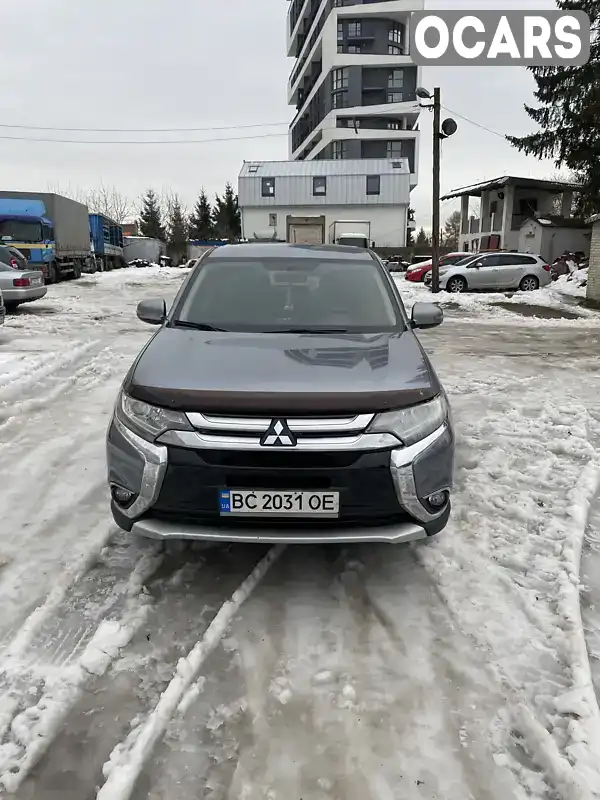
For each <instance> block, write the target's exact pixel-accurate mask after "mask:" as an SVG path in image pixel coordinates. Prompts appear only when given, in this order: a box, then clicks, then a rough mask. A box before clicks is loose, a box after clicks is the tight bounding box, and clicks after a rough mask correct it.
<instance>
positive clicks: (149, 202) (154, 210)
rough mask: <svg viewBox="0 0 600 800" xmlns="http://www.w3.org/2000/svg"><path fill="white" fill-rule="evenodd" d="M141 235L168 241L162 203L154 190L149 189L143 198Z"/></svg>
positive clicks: (140, 222) (140, 224)
mask: <svg viewBox="0 0 600 800" xmlns="http://www.w3.org/2000/svg"><path fill="white" fill-rule="evenodd" d="M139 228H140V235H141V236H149V237H150V238H151V239H160V240H161V241H162V242H164V241H166V238H167V234H166V231H165V226H164V225H163V218H162V212H161V210H160V201H159V199H158V195H157V194H156V192H155V191H154V189H148V190H147V191H146V194H145V195H144V196H143V197H142V210H141V212H140V221H139Z"/></svg>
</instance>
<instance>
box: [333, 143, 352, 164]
mask: <svg viewBox="0 0 600 800" xmlns="http://www.w3.org/2000/svg"><path fill="white" fill-rule="evenodd" d="M331 157H332V158H334V159H336V160H337V159H341V158H348V142H345V141H343V140H342V141H337V142H333V146H332V148H331Z"/></svg>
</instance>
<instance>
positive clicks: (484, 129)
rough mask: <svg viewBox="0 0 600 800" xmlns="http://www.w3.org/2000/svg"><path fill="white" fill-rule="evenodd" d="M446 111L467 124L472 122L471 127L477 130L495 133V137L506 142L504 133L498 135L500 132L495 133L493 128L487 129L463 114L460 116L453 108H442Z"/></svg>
mask: <svg viewBox="0 0 600 800" xmlns="http://www.w3.org/2000/svg"><path fill="white" fill-rule="evenodd" d="M442 108H443V109H444V111H447V112H448V113H449V114H454V116H455V117H459V118H460V119H463V120H464V121H465V122H470V123H471V125H475V127H477V128H481V130H482V131H487V132H488V133H493V134H494V136H499V137H500V138H501V139H504V141H506V136H505V135H504V134H503V133H498V131H494V130H492V129H491V128H487V127H486V126H485V125H482V124H481V123H480V122H475V120H474V119H469V117H465V116H464V115H463V114H459V113H458V111H453V110H452V109H451V108H448V107H447V106H442Z"/></svg>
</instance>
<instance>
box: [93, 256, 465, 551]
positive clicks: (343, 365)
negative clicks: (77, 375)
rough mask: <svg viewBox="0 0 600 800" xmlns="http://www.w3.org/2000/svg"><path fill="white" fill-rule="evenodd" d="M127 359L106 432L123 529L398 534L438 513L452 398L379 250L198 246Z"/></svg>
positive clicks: (447, 486)
mask: <svg viewBox="0 0 600 800" xmlns="http://www.w3.org/2000/svg"><path fill="white" fill-rule="evenodd" d="M137 314H138V317H139V318H140V319H141V320H143V321H144V322H147V323H149V324H152V325H156V326H158V330H157V332H156V334H155V335H154V336H153V337H152V338H151V339H150V341H149V342H148V344H147V345H146V346H145V347H144V348H143V350H142V352H141V353H140V354H139V356H138V357H137V359H136V361H135V363H134V364H133V365H132V367H131V368H130V370H129V372H128V374H127V376H126V378H125V380H124V382H123V384H122V387H121V390H120V393H119V396H118V399H117V403H116V407H115V410H114V414H113V417H112V420H111V422H110V426H109V430H108V435H107V457H108V481H109V485H110V492H111V507H112V513H113V516H114V519H115V521H116V522H117V524H118V525H119V526H120V527H121V528H122V529H124V530H125V531H131V532H132V533H135V534H141V535H143V536H148V537H153V538H159V539H198V540H213V541H227V542H242V541H243V542H248V541H255V542H289V543H307V542H323V543H326V542H365V541H373V542H377V541H379V542H407V541H411V540H416V539H424V538H426V537H428V536H432V535H434V534H436V533H438V532H439V531H441V530H442V528H444V527H445V525H446V524H447V522H448V518H449V515H450V502H451V498H450V493H451V489H452V476H453V466H454V433H453V428H452V418H451V414H450V408H449V404H448V398H447V397H446V394H445V392H444V389H443V387H442V386H441V384H440V381H439V379H438V377H437V375H436V373H435V370H434V369H433V366H432V365H431V363H430V361H429V359H428V357H427V355H426V354H425V352H424V350H423V348H422V346H421V344H420V342H419V339H418V338H417V336H416V335H415V329H423V328H431V327H434V326H436V325H439V324H440V322H441V321H442V318H443V314H442V311H441V309H440V308H439V307H438V306H437V305H433V304H429V303H415V305H414V307H413V309H412V315H411V316H410V317H409V316H408V315H407V313H406V310H405V308H404V305H403V303H402V299H401V296H400V293H399V291H398V288H397V287H396V284H395V282H394V280H393V278H392V277H391V276H390V275H389V273H388V272H387V270H386V268H385V267H384V265H383V262H382V261H381V260H380V259H379V257H378V256H377V255H376V254H375V253H373V252H371V251H370V250H365V249H362V248H354V247H343V246H333V245H329V246H328V245H320V246H311V245H288V244H278V243H273V242H271V243H267V244H259V243H250V244H239V245H225V246H222V247H217V248H215V249H213V250H212V251H210V252H209V253H208V254H207V255H206V256H205V257H203V258H202V259H200V261H199V262H198V263H197V265H196V266H195V268H194V269H193V270H192V271H191V272H190V273H189V275H188V276H187V278H186V280H185V282H184V284H183V285H182V287H181V289H180V291H179V293H178V295H177V297H176V298H175V300H174V302H173V303H172V305H171V307H170V310H168V308H167V304H166V302H165V300H163V299H155V300H144V301H142V302H140V304H139V305H138V309H137Z"/></svg>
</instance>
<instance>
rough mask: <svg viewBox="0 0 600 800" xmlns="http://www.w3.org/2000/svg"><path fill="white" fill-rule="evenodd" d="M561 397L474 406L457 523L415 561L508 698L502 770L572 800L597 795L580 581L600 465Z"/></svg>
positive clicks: (529, 394) (599, 783)
mask: <svg viewBox="0 0 600 800" xmlns="http://www.w3.org/2000/svg"><path fill="white" fill-rule="evenodd" d="M546 390H547V391H548V392H549V391H550V389H549V387H548V386H547V387H546ZM559 398H560V394H559V391H558V390H557V392H556V394H553V402H549V401H548V400H547V399H546V401H545V403H544V404H543V405H542V406H540V404H539V400H538V398H537V397H536V396H535V387H533V386H532V387H531V389H530V390H529V391H525V392H524V393H523V395H522V396H521V397H520V398H519V402H518V403H517V404H515V405H513V406H512V407H507V404H506V403H505V405H504V408H503V409H500V411H501V413H498V411H499V409H498V408H496V407H495V406H494V414H493V415H490V414H489V412H488V413H485V411H484V413H483V414H482V409H481V398H479V411H478V413H477V414H476V415H473V416H472V417H470V420H471V421H470V422H469V424H468V425H465V426H464V431H460V429H459V431H460V433H464V434H465V435H464V436H463V437H460V436H459V461H462V466H463V469H462V470H459V473H458V476H457V488H462V489H463V492H462V493H458V495H457V498H458V502H457V504H456V505H455V509H454V519H453V522H452V524H451V526H450V528H449V529H448V534H447V535H445V536H442V537H440V539H439V541H436V542H435V546H433V547H430V548H426V549H418V550H417V551H416V552H417V553H418V554H419V556H420V560H421V562H422V563H423V565H424V566H425V568H426V569H427V571H428V572H429V574H430V575H431V577H432V580H433V581H434V583H435V585H436V587H437V590H438V591H439V592H440V594H441V596H442V597H443V598H444V600H445V602H446V603H447V604H448V607H449V609H450V610H451V611H452V613H453V614H455V618H456V620H457V623H458V624H460V626H461V629H464V630H465V632H467V633H469V635H470V636H472V637H473V638H474V640H475V641H476V642H478V643H479V646H481V647H483V648H485V650H486V651H487V652H488V655H489V659H490V663H491V664H493V665H495V666H494V668H495V670H496V672H497V674H498V679H499V680H500V682H501V683H502V684H503V685H504V686H505V687H506V694H507V708H508V713H507V715H506V719H505V725H504V727H505V736H504V737H499V739H498V745H497V747H498V755H497V758H498V759H499V762H500V761H501V762H502V763H504V764H506V766H507V767H509V768H510V769H512V770H514V772H515V774H517V775H518V776H519V779H520V780H521V781H522V782H523V783H524V785H527V784H528V782H531V781H533V783H536V781H538V782H539V779H538V776H536V775H535V774H534V770H535V767H534V766H533V763H537V764H538V765H539V766H541V767H542V768H543V770H544V772H545V774H546V776H547V780H548V781H549V784H550V785H551V786H552V788H553V789H554V791H555V792H558V794H559V796H560V797H564V798H569V800H570V798H571V797H581V798H588V797H596V796H600V771H599V770H598V759H600V716H599V712H598V705H597V702H596V699H595V697H594V695H593V691H592V687H591V680H590V670H589V661H588V658H587V653H586V651H585V643H584V637H583V629H582V625H581V619H580V610H579V578H578V575H579V561H580V547H581V542H582V539H583V534H584V530H585V525H586V515H587V509H588V507H589V501H590V500H591V497H592V496H593V494H594V485H595V483H596V482H597V479H598V466H599V464H598V458H597V454H596V453H595V451H594V448H593V447H592V446H591V445H590V442H589V440H588V432H587V425H586V419H587V412H586V411H585V409H584V408H582V407H581V406H580V405H579V406H578V405H576V404H575V403H573V401H572V400H571V401H569V400H567V399H562V400H561V399H559ZM474 400H475V401H476V400H477V398H475V399H474ZM471 402H472V401H471V400H469V399H468V398H467V399H464V400H461V405H463V404H464V405H465V406H466V407H468V406H469V404H470V403H471ZM490 402H491V401H490ZM494 402H495V404H496V405H497V404H498V402H499V400H498V398H497V397H496V398H495V400H494ZM509 402H510V399H508V400H507V403H509ZM555 403H556V405H555ZM566 407H568V408H569V414H568V416H567V417H565V415H564V413H563V411H562V409H564V408H566ZM463 411H464V409H463ZM502 412H503V413H502ZM465 418H467V417H466V415H465ZM461 445H462V447H461ZM469 450H470V452H469ZM459 531H460V537H459ZM490 558H491V562H490ZM466 576H470V580H467V578H466ZM511 725H512V726H513V728H514V729H513V730H512V731H511ZM519 750H520V751H521V755H520V754H519ZM532 759H533V762H532ZM527 762H528V763H527ZM535 796H544V795H542V794H541V793H540V794H539V795H538V794H535Z"/></svg>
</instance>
